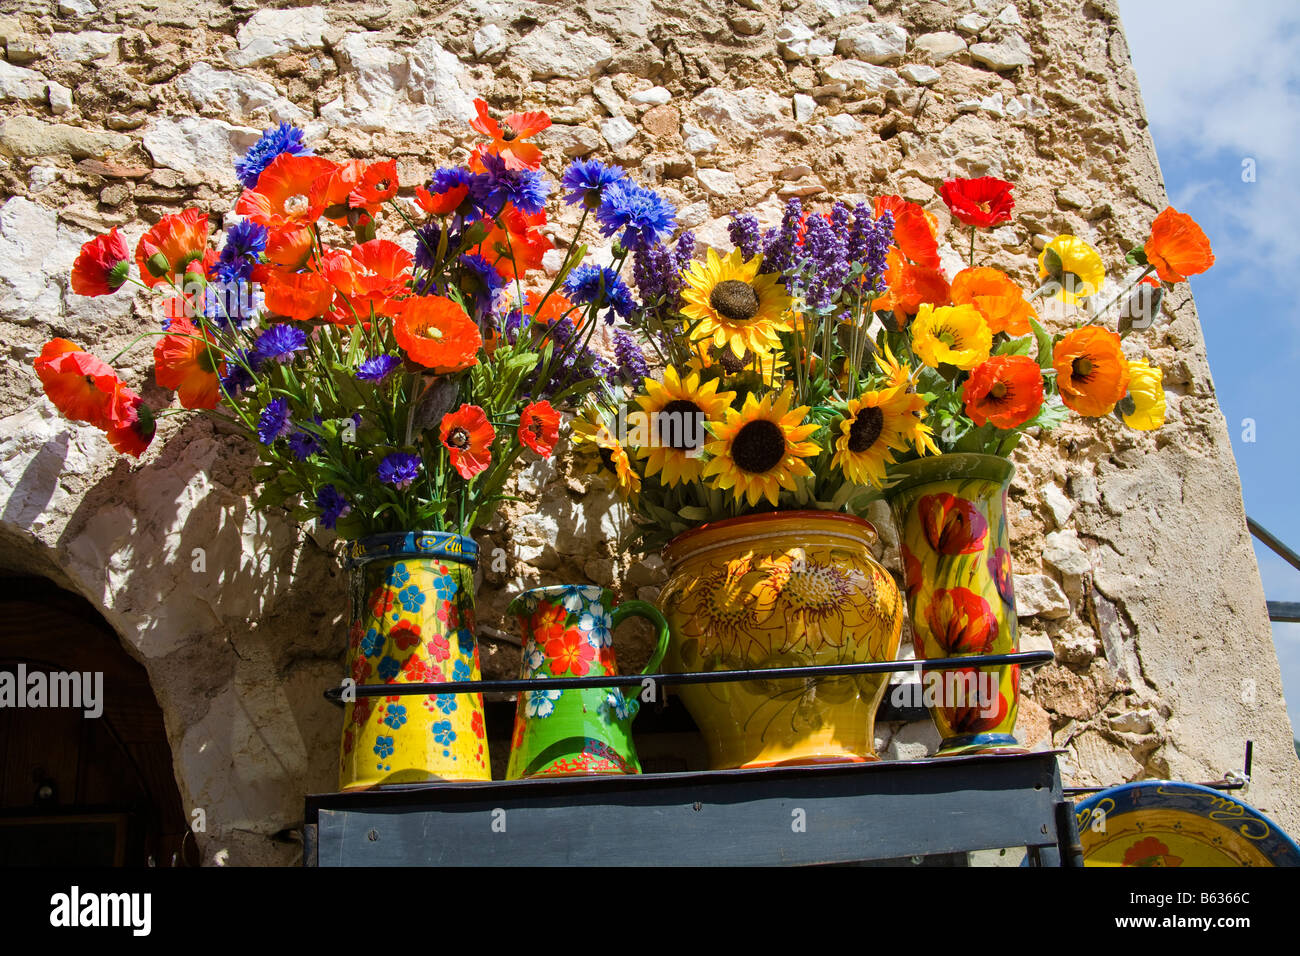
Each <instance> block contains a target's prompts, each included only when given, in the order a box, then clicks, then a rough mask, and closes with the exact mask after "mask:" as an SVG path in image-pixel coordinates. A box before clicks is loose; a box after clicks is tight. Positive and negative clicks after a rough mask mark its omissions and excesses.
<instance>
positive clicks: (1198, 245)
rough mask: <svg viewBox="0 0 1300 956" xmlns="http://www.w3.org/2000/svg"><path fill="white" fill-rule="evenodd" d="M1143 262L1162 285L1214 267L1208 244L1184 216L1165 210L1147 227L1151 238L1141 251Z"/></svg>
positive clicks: (1180, 213)
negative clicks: (1145, 261) (1154, 268)
mask: <svg viewBox="0 0 1300 956" xmlns="http://www.w3.org/2000/svg"><path fill="white" fill-rule="evenodd" d="M1142 251H1143V252H1145V253H1146V256H1147V262H1149V263H1151V265H1153V266H1155V267H1156V275H1158V276H1160V278H1161V279H1162V280H1163V281H1165V282H1182V281H1184V280H1185V279H1186V278H1187V277H1188V276H1194V275H1199V274H1200V273H1202V272H1204V271H1205V270H1206V269H1208V268H1210V266H1212V265H1214V253H1213V252H1211V251H1210V240H1209V239H1208V238H1206V236H1205V232H1204V231H1203V230H1202V229H1201V227H1200V226H1198V225H1197V224H1196V220H1195V219H1193V218H1192V217H1191V216H1189V215H1187V214H1186V213H1182V212H1179V211H1178V210H1177V209H1175V208H1174V207H1173V206H1169V207H1167V208H1166V209H1165V211H1164V212H1162V213H1161V214H1160V215H1158V216H1156V218H1155V222H1153V223H1151V238H1150V239H1148V240H1147V242H1146V245H1145V246H1143V247H1142Z"/></svg>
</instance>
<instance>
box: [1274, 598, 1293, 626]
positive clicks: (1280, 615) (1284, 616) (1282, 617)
mask: <svg viewBox="0 0 1300 956" xmlns="http://www.w3.org/2000/svg"><path fill="white" fill-rule="evenodd" d="M1267 604H1268V619H1269V620H1270V621H1277V622H1278V623H1280V624H1284V623H1287V622H1291V623H1293V624H1294V623H1296V622H1298V621H1300V601H1268V602H1267Z"/></svg>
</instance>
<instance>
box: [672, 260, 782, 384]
mask: <svg viewBox="0 0 1300 956" xmlns="http://www.w3.org/2000/svg"><path fill="white" fill-rule="evenodd" d="M761 264H762V258H761V257H760V256H755V257H754V258H752V259H750V260H748V261H745V260H744V258H743V256H742V255H741V252H740V250H739V249H736V250H734V251H733V252H732V253H731V254H730V255H728V256H727V258H725V259H721V258H719V257H718V254H717V253H716V252H714V251H713V250H712V249H710V250H709V254H708V258H707V259H706V260H705V261H703V262H699V261H697V262H692V263H691V265H690V267H689V268H688V269H687V270H686V271H685V272H684V273H683V274H682V280H683V282H685V284H686V287H685V288H684V289H683V290H682V302H683V303H684V304H683V306H682V315H684V316H686V318H687V320H688V321H690V322H694V323H697V324H696V326H695V328H694V330H693V332H692V333H691V337H692V339H693V340H695V341H700V340H704V341H709V340H712V342H713V344H714V345H717V346H719V347H723V346H725V347H727V348H730V349H731V353H732V355H734V356H735V357H736V358H738V359H740V358H743V357H744V356H745V354H746V353H747V352H748V353H751V354H757V353H761V352H771V351H774V350H776V349H777V348H779V347H780V344H781V343H780V340H779V339H778V338H777V333H779V332H789V331H790V330H791V329H792V328H793V326H792V324H791V322H792V319H791V316H790V313H789V311H788V310H789V308H790V297H789V296H788V295H786V294H785V290H784V289H783V288H782V287H781V286H780V285H779V284H778V282H777V279H778V278H779V277H778V276H777V275H776V274H775V273H771V274H768V275H759V274H758V267H759V265H761Z"/></svg>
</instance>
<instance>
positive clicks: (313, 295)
mask: <svg viewBox="0 0 1300 956" xmlns="http://www.w3.org/2000/svg"><path fill="white" fill-rule="evenodd" d="M263 292H264V294H265V296H266V307H267V309H269V310H270V311H271V312H274V313H275V314H276V315H284V316H288V317H289V318H291V319H297V320H298V321H300V322H304V321H306V320H308V319H316V318H321V317H324V316H325V314H326V312H328V311H329V307H330V303H331V302H333V301H334V287H333V286H332V285H330V284H329V283H328V282H327V281H325V279H324V278H322V277H321V276H320V275H319V274H318V273H315V272H286V271H285V270H283V269H269V270H267V274H266V278H265V280H264V286H263ZM346 324H350V323H346Z"/></svg>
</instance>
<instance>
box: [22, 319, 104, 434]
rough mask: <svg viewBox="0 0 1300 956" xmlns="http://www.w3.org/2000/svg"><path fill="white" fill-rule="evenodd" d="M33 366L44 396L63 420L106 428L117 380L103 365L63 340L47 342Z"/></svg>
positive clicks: (87, 353)
mask: <svg viewBox="0 0 1300 956" xmlns="http://www.w3.org/2000/svg"><path fill="white" fill-rule="evenodd" d="M33 364H34V365H35V367H36V376H37V377H38V378H39V379H40V380H41V387H42V388H43V389H44V390H45V394H46V395H47V396H48V397H49V399H50V401H51V402H53V403H54V407H55V408H57V409H58V410H59V412H60V413H61V414H62V415H63V417H64V418H67V419H69V420H70V421H74V422H88V423H89V424H91V425H95V426H96V427H98V428H107V427H108V426H109V423H110V419H109V406H110V403H111V402H112V399H113V393H114V390H115V389H116V387H117V384H118V377H117V373H116V372H114V371H113V370H112V368H110V367H109V366H108V365H107V364H106V363H104V362H101V361H100V360H99V359H97V358H95V356H93V355H91V354H90V353H89V352H84V351H82V350H81V349H80V348H78V347H77V346H76V345H74V344H73V343H72V342H69V341H68V340H67V339H51V340H50V341H48V342H46V343H45V347H44V348H43V349H41V354H40V356H39V357H38V358H37V359H36V361H35V363H33Z"/></svg>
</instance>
